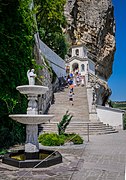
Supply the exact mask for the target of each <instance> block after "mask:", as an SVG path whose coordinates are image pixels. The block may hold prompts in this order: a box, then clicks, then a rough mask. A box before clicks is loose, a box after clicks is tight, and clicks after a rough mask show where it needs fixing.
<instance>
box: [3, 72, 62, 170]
mask: <svg viewBox="0 0 126 180" xmlns="http://www.w3.org/2000/svg"><path fill="white" fill-rule="evenodd" d="M27 76H28V80H29V85H23V86H18V87H17V88H16V89H17V90H18V91H19V92H20V93H21V94H26V95H27V97H28V108H27V114H15V115H9V117H10V118H12V119H13V120H15V121H18V122H20V123H22V124H26V143H25V150H24V151H25V160H33V159H34V160H35V159H39V143H38V124H42V123H46V122H47V121H49V120H50V119H51V118H53V117H54V115H44V114H43V115H40V114H38V101H37V99H38V95H40V94H45V93H46V92H47V91H48V87H45V86H38V85H35V77H36V74H34V69H32V70H31V71H30V70H28V72H27ZM5 159H6V158H4V159H3V162H4V163H6V160H5ZM60 159H61V158H60ZM60 161H62V160H60ZM25 162H27V163H26V165H24V164H25V163H24V164H23V165H22V167H33V166H34V165H35V164H36V163H37V162H38V161H37V162H36V163H32V165H31V164H29V162H28V161H25ZM19 164H20V165H19V166H20V167H21V163H19ZM10 165H13V163H12V162H11V163H10ZM14 166H17V165H14ZM40 167H41V166H40Z"/></svg>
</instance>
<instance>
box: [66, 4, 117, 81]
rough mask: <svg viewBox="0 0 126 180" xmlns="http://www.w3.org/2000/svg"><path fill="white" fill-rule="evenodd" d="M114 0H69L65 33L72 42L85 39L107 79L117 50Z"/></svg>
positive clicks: (83, 41)
mask: <svg viewBox="0 0 126 180" xmlns="http://www.w3.org/2000/svg"><path fill="white" fill-rule="evenodd" d="M113 9H114V8H113V6H112V2H111V0H67V2H66V5H65V12H64V14H65V16H66V19H67V23H68V26H67V28H66V34H67V35H68V38H69V41H70V42H71V45H73V44H77V43H78V42H79V41H80V42H81V43H83V44H84V45H85V46H86V47H87V49H88V51H89V53H90V54H92V59H93V61H95V62H96V73H97V75H99V76H102V77H103V78H105V79H106V80H107V79H108V78H109V76H110V75H111V74H112V65H113V57H114V51H115V22H114V15H113Z"/></svg>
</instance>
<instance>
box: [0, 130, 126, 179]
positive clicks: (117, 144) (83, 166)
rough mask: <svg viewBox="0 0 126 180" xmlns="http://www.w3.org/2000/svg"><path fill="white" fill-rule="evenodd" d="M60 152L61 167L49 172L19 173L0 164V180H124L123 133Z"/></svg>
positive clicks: (125, 148) (125, 136) (125, 150)
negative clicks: (61, 157)
mask: <svg viewBox="0 0 126 180" xmlns="http://www.w3.org/2000/svg"><path fill="white" fill-rule="evenodd" d="M54 149H55V148H54ZM59 152H61V153H62V155H63V163H61V164H59V165H55V166H53V167H49V168H41V169H40V168H38V169H32V170H31V169H18V168H15V167H11V166H8V165H5V164H2V163H1V162H0V180H124V179H125V164H126V131H120V132H119V133H113V134H106V135H97V136H90V142H89V143H85V144H83V145H79V146H75V145H71V146H70V145H67V146H64V147H62V148H59Z"/></svg>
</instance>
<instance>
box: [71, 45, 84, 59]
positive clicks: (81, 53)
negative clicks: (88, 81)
mask: <svg viewBox="0 0 126 180" xmlns="http://www.w3.org/2000/svg"><path fill="white" fill-rule="evenodd" d="M77 49H78V50H79V55H78V57H80V58H87V49H86V48H84V47H83V46H75V47H72V56H77V55H76V50H77Z"/></svg>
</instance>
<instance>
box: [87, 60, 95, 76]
mask: <svg viewBox="0 0 126 180" xmlns="http://www.w3.org/2000/svg"><path fill="white" fill-rule="evenodd" d="M88 66H89V73H91V74H94V75H95V63H94V62H93V61H91V60H90V59H89V60H88Z"/></svg>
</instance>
